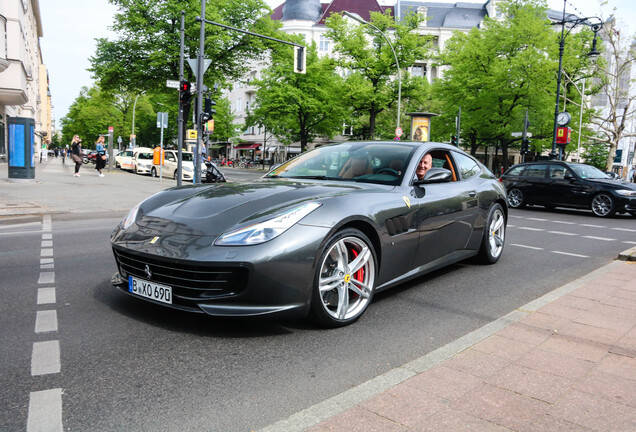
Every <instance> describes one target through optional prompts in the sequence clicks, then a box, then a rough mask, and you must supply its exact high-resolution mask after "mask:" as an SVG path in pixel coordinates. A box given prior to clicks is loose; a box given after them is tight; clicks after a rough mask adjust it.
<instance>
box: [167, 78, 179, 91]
mask: <svg viewBox="0 0 636 432" xmlns="http://www.w3.org/2000/svg"><path fill="white" fill-rule="evenodd" d="M166 87H168V88H176V89H178V88H179V81H175V80H166Z"/></svg>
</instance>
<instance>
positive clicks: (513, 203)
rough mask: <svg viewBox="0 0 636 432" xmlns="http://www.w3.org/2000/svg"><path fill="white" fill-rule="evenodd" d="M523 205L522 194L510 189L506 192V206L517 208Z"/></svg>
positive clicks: (517, 190)
mask: <svg viewBox="0 0 636 432" xmlns="http://www.w3.org/2000/svg"><path fill="white" fill-rule="evenodd" d="M522 203H523V192H521V191H520V190H519V189H511V190H510V192H508V205H509V206H510V207H512V208H518V207H520V206H521V204H522Z"/></svg>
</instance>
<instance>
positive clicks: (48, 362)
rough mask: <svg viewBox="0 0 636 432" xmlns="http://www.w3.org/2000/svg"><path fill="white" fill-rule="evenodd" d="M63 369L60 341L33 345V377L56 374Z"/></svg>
mask: <svg viewBox="0 0 636 432" xmlns="http://www.w3.org/2000/svg"><path fill="white" fill-rule="evenodd" d="M61 369H62V366H61V364H60V341H57V340H52V341H45V342H35V343H34V344H33V354H32V355H31V375H33V376H37V375H48V374H54V373H59V372H60V370H61Z"/></svg>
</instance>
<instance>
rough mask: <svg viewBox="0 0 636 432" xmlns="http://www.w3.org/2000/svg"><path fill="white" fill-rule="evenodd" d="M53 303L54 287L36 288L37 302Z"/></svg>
mask: <svg viewBox="0 0 636 432" xmlns="http://www.w3.org/2000/svg"><path fill="white" fill-rule="evenodd" d="M53 303H55V287H50V288H40V289H38V304H39V305H41V304H53Z"/></svg>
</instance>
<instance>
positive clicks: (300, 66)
mask: <svg viewBox="0 0 636 432" xmlns="http://www.w3.org/2000/svg"><path fill="white" fill-rule="evenodd" d="M306 69H307V58H306V57H305V47H302V46H295V47H294V72H296V73H302V74H304V73H305V71H306Z"/></svg>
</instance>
